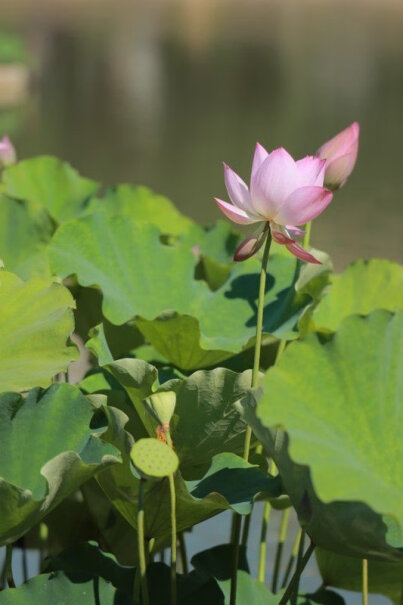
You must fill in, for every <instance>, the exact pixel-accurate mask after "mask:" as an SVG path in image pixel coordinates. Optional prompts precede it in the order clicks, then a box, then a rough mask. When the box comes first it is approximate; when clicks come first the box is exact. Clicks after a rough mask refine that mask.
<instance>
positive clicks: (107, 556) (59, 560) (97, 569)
mask: <svg viewBox="0 0 403 605" xmlns="http://www.w3.org/2000/svg"><path fill="white" fill-rule="evenodd" d="M134 544H135V539H134V540H133V545H132V547H133V550H135V547H134ZM44 571H47V572H49V571H52V572H57V571H62V572H64V573H67V574H78V573H87V574H91V575H93V576H99V577H101V578H103V579H104V580H107V581H108V582H111V584H113V586H115V587H116V588H119V589H120V590H121V591H122V592H124V593H126V594H132V591H133V579H134V568H133V567H128V566H123V565H120V564H119V563H118V562H117V561H116V559H115V557H114V556H113V555H112V554H111V553H107V552H104V551H101V550H100V548H99V546H98V545H97V544H96V542H81V543H79V544H75V545H74V546H71V547H70V548H67V549H66V550H64V551H63V552H61V553H58V555H57V556H55V557H52V558H51V559H49V560H48V561H47V562H46V567H45V569H44Z"/></svg>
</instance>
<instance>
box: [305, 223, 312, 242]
mask: <svg viewBox="0 0 403 605" xmlns="http://www.w3.org/2000/svg"><path fill="white" fill-rule="evenodd" d="M311 228H312V221H309V223H306V225H305V235H304V241H303V246H304V248H307V247H308V246H309V240H310V238H311Z"/></svg>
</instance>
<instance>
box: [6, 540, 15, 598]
mask: <svg viewBox="0 0 403 605" xmlns="http://www.w3.org/2000/svg"><path fill="white" fill-rule="evenodd" d="M6 573H7V584H8V587H9V588H15V582H14V576H13V545H12V544H6Z"/></svg>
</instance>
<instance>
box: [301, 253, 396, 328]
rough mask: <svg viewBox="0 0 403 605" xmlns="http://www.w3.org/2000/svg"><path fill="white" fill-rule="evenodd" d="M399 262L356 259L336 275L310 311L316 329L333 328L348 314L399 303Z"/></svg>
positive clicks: (393, 307) (362, 312) (394, 307)
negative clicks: (312, 310) (327, 289)
mask: <svg viewBox="0 0 403 605" xmlns="http://www.w3.org/2000/svg"><path fill="white" fill-rule="evenodd" d="M402 283H403V266H402V265H398V264H397V263H392V262H391V261H388V260H381V259H372V260H370V261H366V260H359V261H356V262H354V263H352V264H351V265H349V266H348V267H347V269H345V271H343V273H341V274H340V275H332V277H331V282H330V288H329V291H328V292H327V294H326V295H325V296H324V297H323V299H322V300H321V301H320V303H319V305H318V307H317V308H316V309H315V312H314V314H313V320H314V323H315V326H316V329H318V330H329V331H335V330H337V329H338V327H339V325H340V323H341V321H342V320H343V318H344V317H347V316H348V315H355V314H357V315H369V313H372V311H374V310H375V309H387V310H388V311H395V310H396V309H400V308H402V307H403V288H402Z"/></svg>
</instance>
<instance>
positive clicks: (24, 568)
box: [21, 538, 28, 582]
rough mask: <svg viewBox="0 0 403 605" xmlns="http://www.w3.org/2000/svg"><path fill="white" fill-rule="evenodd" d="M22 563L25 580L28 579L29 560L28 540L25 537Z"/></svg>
mask: <svg viewBox="0 0 403 605" xmlns="http://www.w3.org/2000/svg"><path fill="white" fill-rule="evenodd" d="M21 563H22V577H23V581H24V582H27V581H28V560H27V545H26V540H25V538H23V544H22V550H21Z"/></svg>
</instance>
